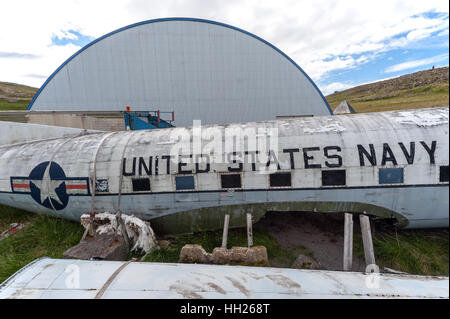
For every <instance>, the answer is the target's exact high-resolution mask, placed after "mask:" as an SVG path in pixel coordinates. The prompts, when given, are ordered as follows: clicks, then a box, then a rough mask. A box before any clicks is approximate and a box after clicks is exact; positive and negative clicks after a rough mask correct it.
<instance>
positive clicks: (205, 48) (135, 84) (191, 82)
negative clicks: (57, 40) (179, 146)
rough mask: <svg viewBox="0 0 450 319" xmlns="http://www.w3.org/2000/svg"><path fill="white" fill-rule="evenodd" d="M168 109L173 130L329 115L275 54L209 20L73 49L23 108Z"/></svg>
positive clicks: (163, 22) (142, 26) (127, 30)
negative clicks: (199, 124)
mask: <svg viewBox="0 0 450 319" xmlns="http://www.w3.org/2000/svg"><path fill="white" fill-rule="evenodd" d="M127 105H130V106H131V108H132V110H142V111H144V110H145V111H148V110H157V109H160V110H161V111H175V125H176V126H189V125H192V120H193V119H200V120H202V123H203V124H217V123H235V122H243V121H259V120H271V119H275V117H276V116H280V115H281V116H286V115H329V114H332V111H331V109H330V107H329V105H328V103H327V102H326V100H325V98H324V97H323V95H322V93H321V92H320V90H319V89H318V88H317V86H316V85H315V84H314V82H313V81H312V80H311V79H310V78H309V76H308V75H307V74H306V73H305V72H304V71H303V70H302V69H301V68H300V67H299V66H298V65H297V64H296V63H295V62H294V61H293V60H292V59H291V58H289V57H288V56H287V55H286V54H284V53H283V52H282V51H281V50H279V49H278V48H276V47H275V46H273V45H272V44H270V43H269V42H267V41H265V40H263V39H261V38H260V37H258V36H256V35H254V34H252V33H250V32H247V31H244V30H242V29H239V28H236V27H233V26H230V25H227V24H223V23H219V22H215V21H210V20H202V19H194V18H165V19H155V20H148V21H143V22H139V23H136V24H132V25H129V26H126V27H123V28H120V29H118V30H115V31H113V32H111V33H108V34H106V35H104V36H102V37H100V38H98V39H96V40H94V41H92V42H91V43H89V44H87V45H86V46H85V47H83V48H82V49H80V50H79V51H78V52H76V53H75V54H74V55H72V56H71V57H70V58H69V59H67V61H65V62H64V63H63V64H62V65H61V66H60V67H58V68H57V69H56V70H55V71H54V72H53V74H52V75H50V77H49V78H48V79H47V80H46V82H45V83H44V84H43V85H42V87H41V88H40V89H39V91H38V92H37V93H36V94H35V96H34V97H33V99H32V101H31V102H30V104H29V106H28V110H33V111H41V110H52V111H67V110H73V111H85V110H86V111H88V110H89V111H110V110H124V109H125V107H126V106H127Z"/></svg>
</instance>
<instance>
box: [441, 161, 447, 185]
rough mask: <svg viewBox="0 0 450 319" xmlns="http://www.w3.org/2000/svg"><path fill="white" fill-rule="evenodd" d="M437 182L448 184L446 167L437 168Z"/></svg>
mask: <svg viewBox="0 0 450 319" xmlns="http://www.w3.org/2000/svg"><path fill="white" fill-rule="evenodd" d="M439 182H441V183H442V182H448V165H447V166H441V167H439Z"/></svg>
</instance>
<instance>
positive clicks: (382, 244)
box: [354, 229, 449, 276]
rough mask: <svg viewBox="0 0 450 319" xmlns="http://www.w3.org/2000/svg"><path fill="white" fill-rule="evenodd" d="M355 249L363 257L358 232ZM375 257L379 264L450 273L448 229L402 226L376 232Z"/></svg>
mask: <svg viewBox="0 0 450 319" xmlns="http://www.w3.org/2000/svg"><path fill="white" fill-rule="evenodd" d="M354 243H355V253H356V255H358V256H359V257H360V258H362V259H364V249H363V245H362V239H361V235H360V234H356V233H355V241H354ZM373 246H374V252H375V261H376V263H377V264H378V265H379V266H380V268H382V267H388V268H391V269H395V270H399V271H403V272H407V273H409V274H417V275H441V276H442V275H444V276H448V275H449V258H448V255H449V232H448V229H442V230H402V231H398V232H395V231H383V232H376V233H375V234H374V236H373Z"/></svg>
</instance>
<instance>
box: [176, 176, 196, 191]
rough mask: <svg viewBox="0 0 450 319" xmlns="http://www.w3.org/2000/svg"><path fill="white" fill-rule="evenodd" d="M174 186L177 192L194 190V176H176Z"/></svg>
mask: <svg viewBox="0 0 450 319" xmlns="http://www.w3.org/2000/svg"><path fill="white" fill-rule="evenodd" d="M175 184H176V187H177V190H184V189H195V182H194V176H176V177H175Z"/></svg>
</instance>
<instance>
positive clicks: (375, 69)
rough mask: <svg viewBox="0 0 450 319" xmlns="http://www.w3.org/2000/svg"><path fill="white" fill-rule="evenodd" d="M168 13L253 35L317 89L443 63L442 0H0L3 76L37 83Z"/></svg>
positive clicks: (445, 28)
mask: <svg viewBox="0 0 450 319" xmlns="http://www.w3.org/2000/svg"><path fill="white" fill-rule="evenodd" d="M166 17H191V18H202V19H208V20H214V21H218V22H223V23H226V24H230V25H233V26H236V27H238V28H241V29H244V30H246V31H249V32H251V33H254V34H256V35H257V36H259V37H261V38H263V39H264V40H266V41H268V42H270V43H272V44H273V45H275V46H276V47H277V48H279V49H280V50H281V51H283V52H284V53H286V54H287V55H288V56H289V57H291V58H292V59H293V60H294V61H295V62H296V63H297V64H298V65H299V66H300V67H301V68H302V69H303V70H304V71H305V72H306V73H307V74H308V75H309V76H310V77H311V78H312V79H313V81H314V82H315V83H316V84H317V86H318V87H319V89H320V90H321V91H322V93H323V94H324V95H328V94H330V93H333V92H334V91H340V90H344V89H346V88H350V87H353V86H356V85H360V84H364V83H370V82H375V81H379V80H383V79H388V78H393V77H396V76H400V75H403V74H408V73H412V72H415V71H419V70H425V69H429V68H431V67H432V66H435V67H441V66H448V65H449V4H448V1H443V0H426V1H424V0H388V1H385V0H377V1H369V0H364V1H363V0H339V1H332V0H314V1H313V0H270V1H266V0H184V1H181V0H164V1H161V0H159V1H154V0H120V1H119V0H39V1H36V0H14V1H6V0H1V1H0V81H4V82H13V83H20V84H25V85H29V86H33V87H40V86H41V85H42V84H43V83H44V82H45V80H46V79H47V77H48V76H49V75H50V74H51V73H53V71H54V70H55V69H56V68H57V67H58V66H59V65H61V64H62V63H63V62H64V61H65V60H66V59H68V58H69V57H70V56H71V55H72V54H74V53H75V52H77V51H78V50H79V49H80V48H82V47H83V46H84V45H86V44H88V43H89V42H90V41H92V40H94V39H96V38H99V37H101V36H102V35H104V34H106V33H109V32H111V31H113V30H115V29H118V28H121V27H123V26H126V25H129V24H133V23H136V22H139V21H144V20H149V19H156V18H166Z"/></svg>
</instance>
